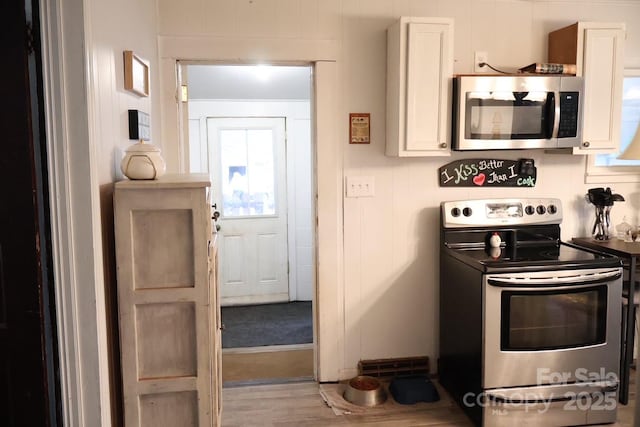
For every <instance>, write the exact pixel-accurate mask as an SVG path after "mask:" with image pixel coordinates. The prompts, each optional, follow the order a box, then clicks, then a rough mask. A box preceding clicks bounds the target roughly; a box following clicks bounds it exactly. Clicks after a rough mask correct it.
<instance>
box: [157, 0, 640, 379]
mask: <svg viewBox="0 0 640 427" xmlns="http://www.w3.org/2000/svg"><path fill="white" fill-rule="evenodd" d="M157 6H158V32H159V35H160V36H161V38H162V39H163V42H165V43H167V44H169V42H171V46H172V49H173V51H175V49H176V46H179V45H180V40H187V39H183V37H185V36H188V37H197V38H200V39H201V38H205V39H208V38H209V39H210V40H212V41H215V42H216V43H220V42H224V40H225V39H227V38H229V39H230V40H233V42H234V43H237V42H238V40H245V41H247V42H249V43H250V42H252V41H255V45H256V49H259V46H260V45H261V44H264V43H269V42H273V41H293V40H316V41H333V42H334V44H335V45H336V46H338V47H339V51H340V55H339V59H338V63H337V70H338V73H339V75H338V82H339V83H338V84H337V85H336V86H335V87H333V88H332V93H331V94H324V95H330V96H332V97H335V98H336V99H337V105H339V106H340V107H339V109H338V110H337V111H335V112H334V120H335V123H336V126H337V127H338V130H339V135H341V137H342V140H343V141H344V142H343V143H342V145H341V150H340V151H339V153H338V156H341V157H340V158H338V159H336V161H337V162H338V163H340V162H343V164H344V167H343V170H342V172H343V175H344V176H347V175H371V176H373V177H374V178H375V191H376V194H375V197H372V198H361V199H352V198H345V199H344V200H343V203H342V212H338V213H337V214H338V215H342V220H343V223H344V240H343V253H344V256H343V260H342V262H343V264H344V284H343V286H341V287H340V286H338V287H336V288H335V292H337V294H336V295H333V296H332V298H330V300H331V303H332V304H333V302H334V301H335V302H337V306H338V307H340V308H341V312H342V316H343V317H342V316H339V317H338V319H339V322H333V323H332V322H327V324H329V325H331V326H330V327H331V328H332V330H331V331H330V333H331V334H334V335H335V336H341V337H343V347H340V344H339V343H338V344H337V347H336V349H337V350H338V351H336V352H334V353H333V354H332V357H333V358H334V359H335V360H333V362H332V363H331V365H332V366H337V367H338V369H337V370H332V371H331V373H330V375H329V377H325V378H323V379H325V380H329V379H337V378H335V377H336V376H339V377H342V378H346V377H348V376H350V375H353V374H354V373H355V368H356V365H357V362H358V360H360V359H370V358H387V357H403V356H413V355H425V354H426V355H429V356H430V357H431V358H432V360H433V361H434V362H435V360H436V359H437V356H438V245H439V242H438V239H439V235H438V221H439V220H438V218H439V213H438V206H439V203H440V202H441V201H443V200H452V199H459V198H481V197H508V196H532V197H535V196H551V197H559V198H561V199H562V201H563V204H564V208H565V221H564V224H563V238H565V239H568V238H570V237H571V236H574V235H584V234H586V233H588V229H589V227H590V225H591V221H592V212H591V209H590V208H589V207H588V206H586V205H585V203H584V201H583V200H584V198H583V195H584V193H585V192H586V189H587V188H589V187H592V186H594V185H586V184H584V169H585V160H584V158H582V157H577V156H575V157H574V156H569V155H551V154H544V153H543V152H539V151H524V152H488V153H482V154H478V153H476V154H459V153H454V154H453V156H452V157H450V158H429V159H395V158H388V157H385V156H384V144H385V70H386V63H385V61H386V35H385V29H386V28H387V27H388V26H389V25H390V24H392V23H393V22H394V20H395V19H397V18H398V17H399V16H442V17H452V18H454V20H455V37H454V40H455V42H454V55H455V65H454V71H455V72H456V73H464V72H471V71H472V58H473V52H474V51H475V50H482V51H486V52H488V55H489V63H491V64H492V65H493V66H495V67H498V68H501V67H502V68H511V69H513V68H517V67H520V66H524V65H527V64H529V63H531V62H535V61H544V60H545V59H546V37H547V34H548V32H549V31H551V30H554V29H557V28H560V27H563V26H565V25H569V24H571V23H573V22H575V21H578V20H595V21H611V22H625V23H626V25H627V40H626V49H625V66H627V67H638V68H640V2H638V1H634V0H629V1H615V0H611V1H588V0H584V1H564V0H563V1H552V0H549V1H521V0H433V1H426V0H424V1H417V0H328V1H327V0H243V1H237V2H235V1H234V2H229V1H225V0H184V1H181V2H176V1H172V0H158V2H157ZM185 46H186V44H185ZM188 52H189V48H188V47H185V55H186V57H185V58H186V59H189V58H188ZM253 57H256V58H259V57H261V52H260V51H256V52H255V54H254V55H253ZM262 58H263V59H269V55H268V53H266V52H265V54H264V55H263V56H262ZM350 112H369V113H371V121H372V124H371V137H372V143H371V144H370V145H367V146H350V145H348V144H347V136H348V128H347V122H348V120H347V118H348V114H349V113H350ZM162 143H163V147H164V148H165V149H166V152H167V153H177V149H176V148H175V141H173V140H166V139H165V140H163V141H162ZM478 155H482V156H485V155H486V156H495V157H499V158H513V159H515V158H521V157H531V158H534V159H535V161H536V165H537V167H538V184H537V186H536V187H535V188H533V189H527V190H521V189H500V190H496V189H489V188H474V189H442V188H440V187H438V176H437V169H438V168H439V167H440V166H442V165H443V164H445V163H448V162H449V161H452V160H456V159H459V158H464V157H467V158H468V157H476V156H478ZM168 160H169V163H170V167H174V168H175V167H176V166H175V165H177V162H178V160H177V159H173V158H170V159H168ZM318 167H319V168H321V167H322V164H319V166H318ZM339 178H342V177H339ZM614 190H615V191H616V192H618V193H621V194H623V195H624V196H625V197H627V198H628V199H633V200H638V199H639V198H640V195H639V191H638V186H637V184H616V185H615V186H614ZM632 205H633V206H635V207H637V206H638V205H639V204H638V203H630V202H627V203H625V204H620V205H617V206H616V207H614V209H613V217H614V223H616V222H619V221H620V219H621V218H622V215H623V214H627V218H634V220H635V221H638V218H637V215H635V214H633V213H632V212H631V211H632V209H631V206H632ZM321 285H322V284H321ZM460 297H461V298H464V295H461V296H460ZM320 304H322V301H320ZM320 313H321V315H322V306H321V307H320ZM332 345H333V343H332ZM434 365H435V363H434Z"/></svg>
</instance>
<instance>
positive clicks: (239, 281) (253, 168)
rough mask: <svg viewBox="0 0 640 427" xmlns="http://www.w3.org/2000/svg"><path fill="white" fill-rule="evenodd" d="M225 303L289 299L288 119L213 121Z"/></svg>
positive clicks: (212, 150)
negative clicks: (286, 157)
mask: <svg viewBox="0 0 640 427" xmlns="http://www.w3.org/2000/svg"><path fill="white" fill-rule="evenodd" d="M207 144H208V147H209V153H210V161H209V165H210V173H211V178H212V181H213V191H214V194H213V196H214V201H215V202H216V203H217V208H218V210H219V211H220V219H219V220H218V224H219V225H220V231H219V232H218V239H219V240H220V246H219V265H220V273H219V281H220V301H221V304H222V305H231V304H261V303H270V302H282V301H289V280H288V265H287V259H288V258H287V197H286V161H285V148H286V147H285V145H286V141H285V119H284V118H253V117H251V118H248V117H247V118H209V119H207Z"/></svg>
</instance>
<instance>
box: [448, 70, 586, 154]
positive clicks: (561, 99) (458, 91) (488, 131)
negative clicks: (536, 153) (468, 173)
mask: <svg viewBox="0 0 640 427" xmlns="http://www.w3.org/2000/svg"><path fill="white" fill-rule="evenodd" d="M583 88H584V83H583V80H582V77H575V76H565V75H552V76H550V75H504V76H488V75H467V76H456V77H455V78H454V80H453V100H454V105H453V135H452V140H453V149H454V150H511V149H532V148H568V147H577V146H579V145H580V144H581V143H582V101H583V96H582V92H583Z"/></svg>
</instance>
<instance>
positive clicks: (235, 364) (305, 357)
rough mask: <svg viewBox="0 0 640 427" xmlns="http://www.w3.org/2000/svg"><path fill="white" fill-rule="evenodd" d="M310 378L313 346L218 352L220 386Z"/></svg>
mask: <svg viewBox="0 0 640 427" xmlns="http://www.w3.org/2000/svg"><path fill="white" fill-rule="evenodd" d="M289 378H306V379H312V378H313V344H298V345H280V346H270V347H250V348H238V349H223V350H222V382H223V384H239V383H244V382H254V383H255V382H260V381H269V380H271V382H274V381H282V380H285V379H289Z"/></svg>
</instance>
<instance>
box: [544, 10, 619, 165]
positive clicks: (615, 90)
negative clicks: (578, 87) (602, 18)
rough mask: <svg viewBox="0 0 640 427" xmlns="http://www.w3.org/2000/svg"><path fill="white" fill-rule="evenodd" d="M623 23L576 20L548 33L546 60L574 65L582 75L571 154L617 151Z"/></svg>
mask: <svg viewBox="0 0 640 427" xmlns="http://www.w3.org/2000/svg"><path fill="white" fill-rule="evenodd" d="M624 33H625V25H624V24H621V23H600V22H577V23H575V24H573V25H570V26H568V27H565V28H561V29H559V30H556V31H553V32H552V33H550V34H549V62H555V63H564V64H576V74H577V75H578V76H582V77H583V78H584V94H583V96H584V102H583V129H582V139H583V143H582V146H580V147H577V148H574V149H573V152H574V154H598V153H610V152H617V151H618V146H619V143H620V122H621V111H622V110H621V109H622V83H623V72H624V67H623V61H624Z"/></svg>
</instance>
